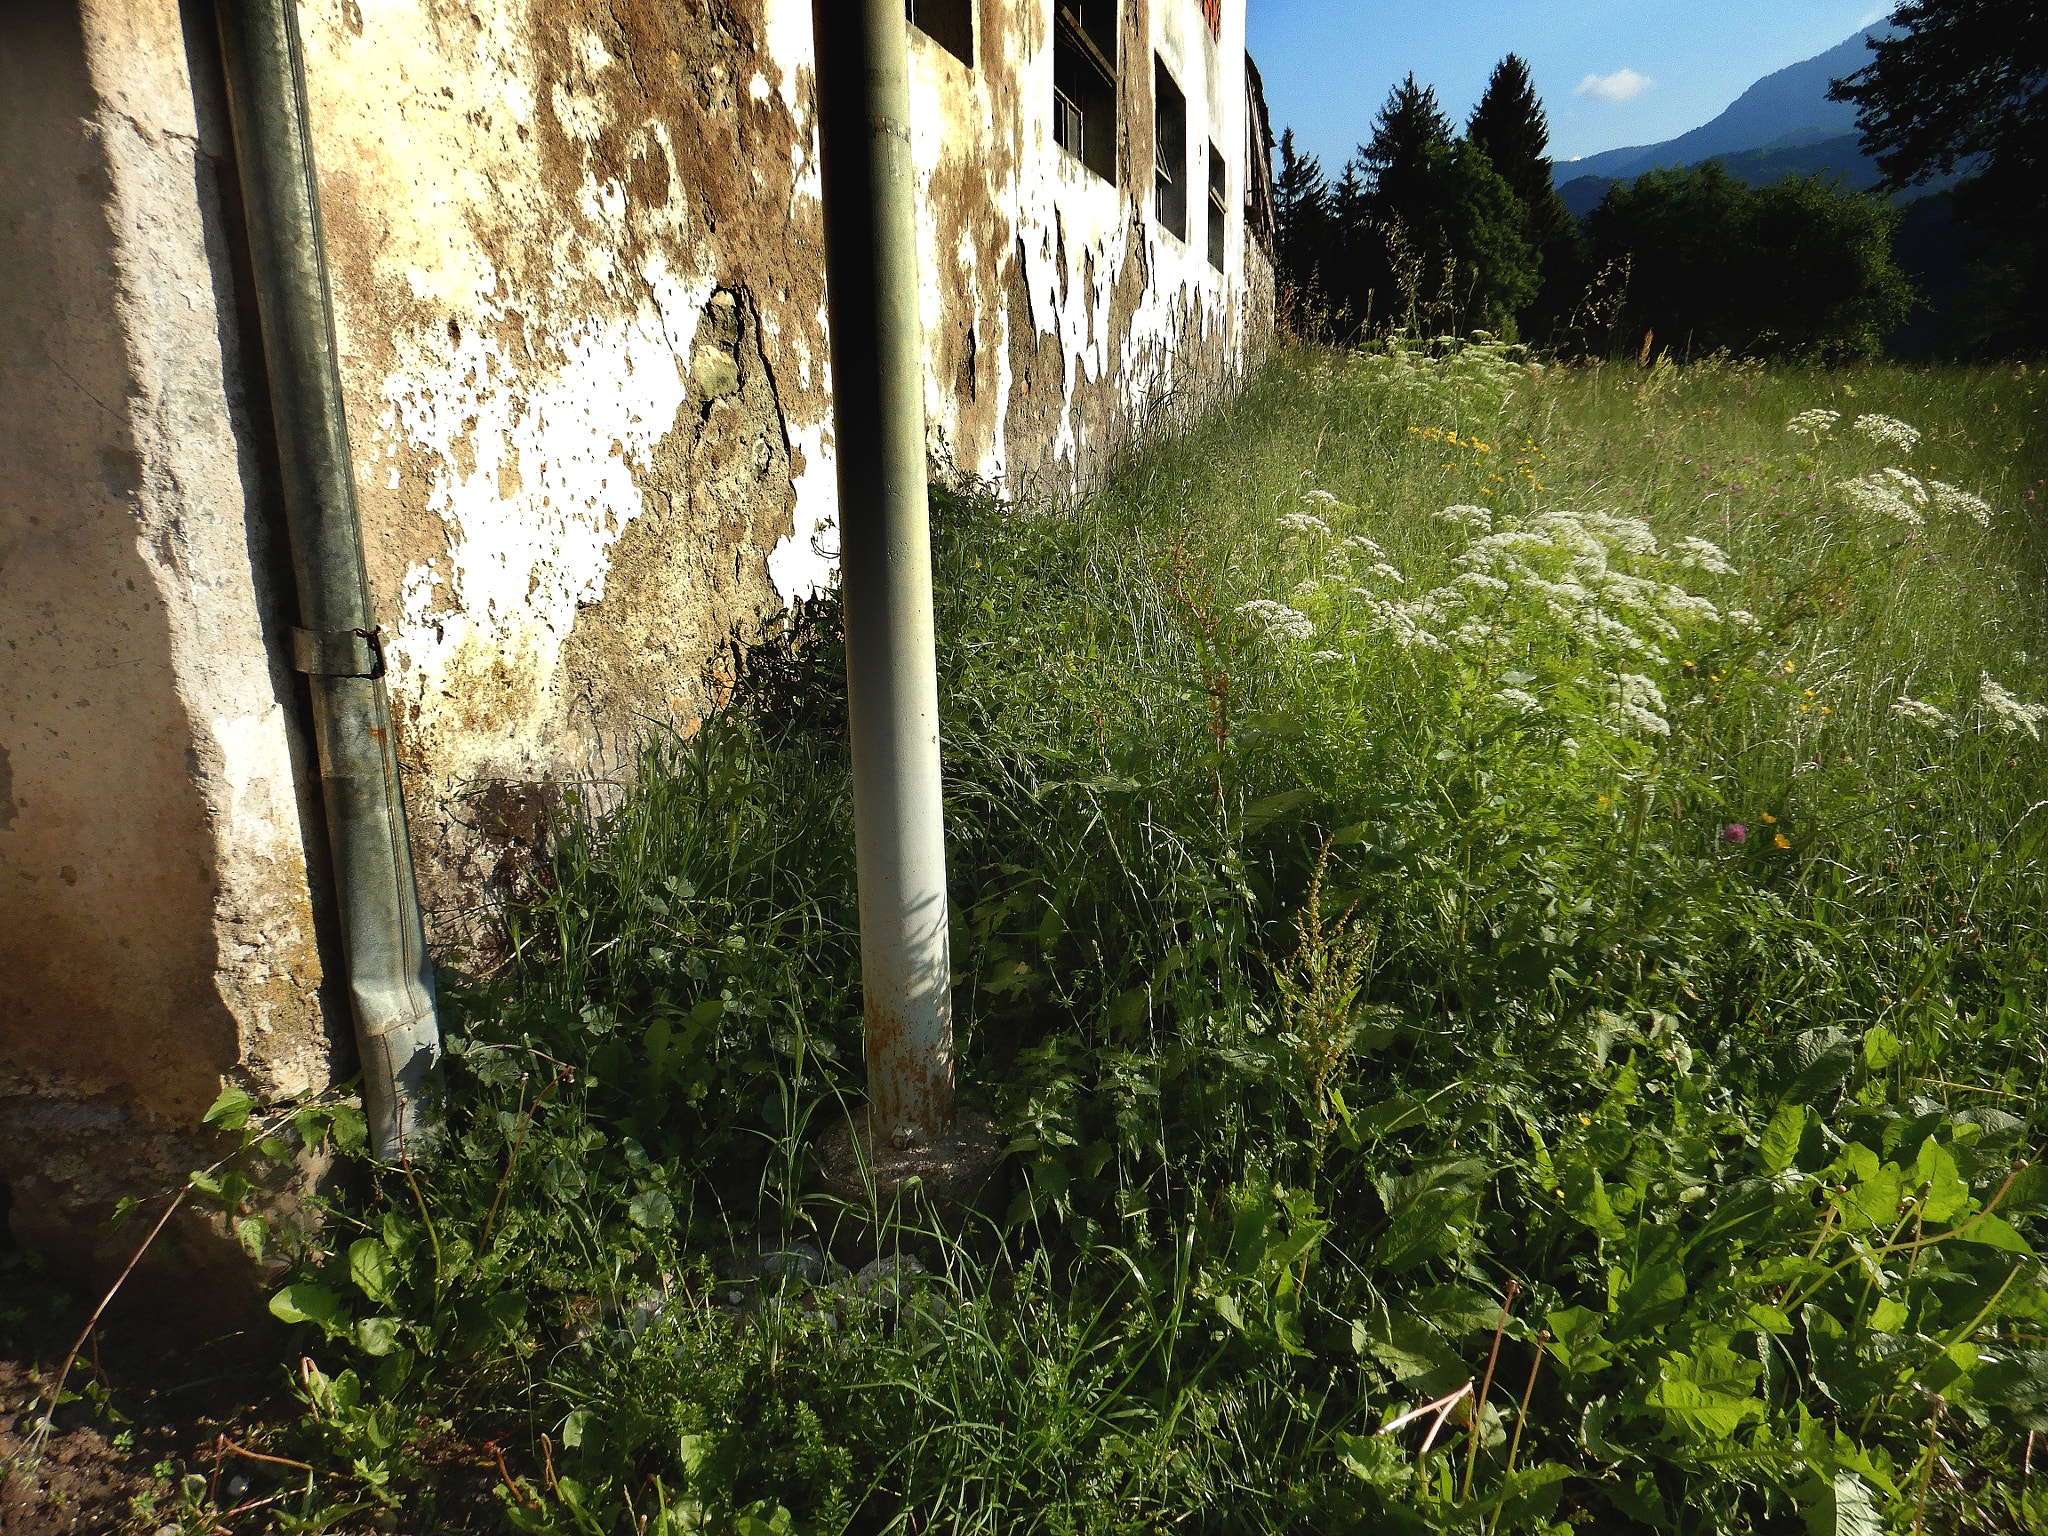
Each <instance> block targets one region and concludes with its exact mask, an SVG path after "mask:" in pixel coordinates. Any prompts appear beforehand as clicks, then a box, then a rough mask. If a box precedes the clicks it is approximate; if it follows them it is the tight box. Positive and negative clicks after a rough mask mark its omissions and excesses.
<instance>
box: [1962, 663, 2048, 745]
mask: <svg viewBox="0 0 2048 1536" xmlns="http://www.w3.org/2000/svg"><path fill="white" fill-rule="evenodd" d="M1977 701H1978V702H1979V703H1980V704H1982V705H1983V706H1984V707H1985V708H1986V709H1988V710H1989V711H1990V712H1991V721H1992V724H1993V725H1995V726H1997V728H1998V729H1999V730H2000V731H2001V732H2006V731H2025V732H2026V733H2027V734H2028V735H2029V736H2030V737H2032V738H2033V739H2034V740H2035V741H2039V740H2040V739H2041V721H2042V720H2043V719H2044V718H2048V704H2022V703H2021V702H2020V701H2019V700H2018V699H2016V698H2014V697H2013V696H2012V695H2011V694H2009V693H2007V692H2006V691H2005V690H2004V689H2003V688H2001V687H1999V686H1998V684H1997V683H1995V682H1993V681H1992V680H1991V674H1990V673H1989V672H1980V673H1978V674H1977Z"/></svg>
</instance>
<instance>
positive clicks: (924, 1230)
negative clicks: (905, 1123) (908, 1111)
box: [818, 1108, 1004, 1264]
mask: <svg viewBox="0 0 2048 1536" xmlns="http://www.w3.org/2000/svg"><path fill="white" fill-rule="evenodd" d="M1002 1159H1003V1139H1002V1136H1001V1134H1000V1133H999V1132H998V1131H997V1130H996V1126H995V1122H994V1121H993V1120H991V1119H989V1117H988V1116H987V1115H984V1114H982V1113H981V1112H980V1111H979V1110H974V1109H965V1108H963V1109H961V1110H960V1111H959V1113H958V1114H956V1115H955V1116H954V1117H953V1123H952V1125H951V1126H950V1127H948V1128H947V1129H946V1131H945V1132H943V1133H942V1134H940V1135H938V1136H934V1137H930V1138H925V1139H920V1140H917V1141H913V1142H910V1143H909V1144H908V1145H904V1146H897V1145H894V1144H893V1143H892V1142H890V1141H889V1140H888V1139H886V1138H884V1139H882V1140H881V1141H880V1142H879V1144H878V1143H877V1139H876V1138H875V1136H874V1135H873V1133H872V1132H871V1131H870V1129H869V1126H868V1116H867V1111H866V1110H856V1111H855V1112H854V1114H853V1115H852V1116H851V1117H850V1118H849V1119H846V1120H841V1121H838V1122H836V1123H834V1124H833V1125H832V1126H831V1127H829V1128H828V1129H827V1130H826V1132H825V1134H824V1135H822V1136H820V1137H819V1138H818V1163H819V1174H818V1188H819V1189H820V1190H822V1191H823V1192H824V1193H825V1194H828V1195H831V1196H833V1197H834V1198H835V1199H838V1200H842V1201H844V1202H845V1203H846V1206H847V1210H846V1211H845V1213H844V1215H843V1216H842V1217H841V1218H840V1220H839V1221H838V1223H837V1226H836V1229H835V1230H834V1232H833V1233H832V1237H831V1247H832V1253H833V1256H834V1257H835V1258H837V1259H838V1260H839V1261H840V1262H841V1263H843V1264H855V1263H857V1262H865V1261H866V1260H868V1259H872V1258H873V1257H875V1255H876V1253H877V1252H878V1251H881V1250H880V1249H878V1247H877V1244H878V1243H879V1244H881V1245H882V1247H884V1248H886V1249H887V1250H888V1251H891V1252H894V1251H897V1250H899V1249H900V1250H902V1251H904V1252H923V1251H924V1250H925V1249H927V1248H933V1247H936V1246H938V1240H939V1236H940V1234H943V1235H944V1236H946V1237H967V1236H969V1235H971V1233H972V1231H973V1230H974V1229H975V1228H977V1227H985V1226H986V1222H985V1221H984V1220H983V1218H987V1219H988V1220H994V1219H997V1218H1000V1216H1001V1215H1002V1196H1003V1190H1004V1181H1003V1180H1002V1179H1001V1178H1000V1177H999V1176H998V1174H999V1169H1000V1165H1001V1163H1002ZM878 1221H879V1225H878V1224H877V1223H878Z"/></svg>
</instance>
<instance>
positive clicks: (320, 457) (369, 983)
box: [215, 0, 441, 1162]
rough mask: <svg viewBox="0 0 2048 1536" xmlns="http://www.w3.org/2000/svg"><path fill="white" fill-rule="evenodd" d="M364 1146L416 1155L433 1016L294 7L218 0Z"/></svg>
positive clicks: (267, 0)
mask: <svg viewBox="0 0 2048 1536" xmlns="http://www.w3.org/2000/svg"><path fill="white" fill-rule="evenodd" d="M215 9H216V14H217V17H218V20H219V26H220V43H221V56H222V60H223V63H224V64H225V67H226V76H227V95H228V114H229V118H230V120H231V122H232V124H233V128H234V139H235V158H236V160H237V161H238V163H239V166H240V171H241V183H242V198H243V201H244V203H245V205H246V207H247V210H248V226H249V254H250V259H251V263H252V265H253V267H254V269H255V274H256V303H257V309H258V313H259V314H260V316H261V319H262V331H263V355H264V360H265V363H266V365H267V367H268V370H269V375H270V403H271V410H272V412H273V414H274V415H275V417H276V423H277V444H278V458H279V461H280V467H281V470H282V478H283V482H284V503H285V518H286V522H287V525H288V528H289V533H290V540H291V552H292V571H293V574H294V576H295V578H296V580H297V586H298V594H299V619H300V622H301V624H302V625H303V626H304V627H303V628H301V629H295V630H294V631H293V633H292V640H293V646H292V649H293V665H294V666H295V667H296V668H297V669H298V670H299V671H301V672H304V673H306V674H307V681H308V683H309V684H310V685H311V688H312V694H313V730H314V736H315V740H316V745H317V748H318V752H319V760H320V785H321V791H322V796H323V799H324V800H325V803H326V809H327V836H328V842H329V844H330V846H331V848H332V852H333V859H334V875H335V886H336V896H337V905H338V906H339V908H340V914H341V935H342V947H343V952H344V956H345V960H346V966H347V971H348V990H349V1003H350V1007H351V1011H352V1012H353V1014H354V1018H355V1030H356V1045H357V1048H358V1051H359V1052H360V1055H361V1058H362V1069H363V1103H364V1107H365V1110H366V1111H367V1114H368V1118H369V1123H370V1145H371V1149H372V1151H373V1152H374V1153H375V1155H376V1156H377V1157H378V1158H379V1159H380V1160H382V1161H385V1162H397V1161H398V1160H400V1158H402V1157H407V1156H411V1157H418V1156H421V1155H422V1154H423V1153H424V1151H425V1150H426V1148H425V1143H426V1141H428V1140H429V1139H431V1130H432V1127H431V1125H430V1124H429V1123H428V1121H427V1120H426V1119H425V1118H424V1116H425V1111H426V1098H427V1094H428V1091H429V1086H430V1084H431V1083H432V1082H433V1081H434V1080H435V1078H436V1077H437V1074H438V1072H439V1062H440V1055H441V1032H440V1024H439V1021H438V1019H437V1018H436V1016H435V1007H434V969H433V964H432V962H431V961H430V960H429V959H428V956H427V943H426V932H425V929H424V926H423V924H422V923H421V920H420V905H419V893H418V890H417V888H416V887H415V885H414V881H413V869H412V849H411V844H410V843H409V842H408V840H407V837H406V827H405V802H404V798H403V796H402V794H401V792H400V788H399V781H398V760H397V757H396V755H395V754H394V752H393V749H392V740H391V709H390V704H389V702H388V701H387V699H386V697H385V692H384V677H383V674H384V658H383V650H382V646H381V644H380V641H379V637H378V631H377V624H376V619H375V616H374V615H373V613H372V612H371V607H370V588H369V580H368V577H367V576H366V574H365V572H364V568H363V549H362V530H361V526H360V524H359V523H358V521H357V516H356V499H355V480H354V465H353V461H352V460H351V458H350V455H349V445H348V423H347V420H346V418H345V417H344V415H343V412H342V396H341V371H340V367H339V359H338V354H337V350H336V347H335V340H334V315H333V310H332V307H331V304H330V300H329V296H328V287H327V261H326V256H325V252H324V246H323V243H322V238H321V230H320V199H319V188H318V183H317V182H316V180H315V179H314V172H313V145H312V135H311V132H310V130H309V127H308V123H307V116H306V76H305V66H304V60H303V58H302V56H301V52H300V45H299V29H298V16H297V6H296V0H216V7H215Z"/></svg>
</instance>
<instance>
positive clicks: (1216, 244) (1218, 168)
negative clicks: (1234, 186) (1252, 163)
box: [1209, 143, 1230, 272]
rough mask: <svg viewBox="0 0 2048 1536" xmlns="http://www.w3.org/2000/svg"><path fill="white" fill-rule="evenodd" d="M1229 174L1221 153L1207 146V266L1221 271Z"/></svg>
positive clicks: (1213, 146) (1212, 146) (1227, 205)
mask: <svg viewBox="0 0 2048 1536" xmlns="http://www.w3.org/2000/svg"><path fill="white" fill-rule="evenodd" d="M1228 179H1229V172H1227V171H1226V170H1225V169H1224V166H1223V151H1222V150H1220V149H1218V148H1217V147H1216V146H1215V145H1214V144H1213V143H1212V144H1210V146H1209V265H1210V266H1212V267H1214V268H1215V269H1216V270H1217V271H1218V272H1221V271H1222V270H1223V227H1224V221H1225V218H1226V217H1227V214H1228V210H1229V208H1230V204H1229V203H1228V202H1227V201H1226V200H1225V198H1224V186H1225V183H1226V182H1227V180H1228Z"/></svg>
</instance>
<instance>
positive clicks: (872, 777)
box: [811, 0, 953, 1152]
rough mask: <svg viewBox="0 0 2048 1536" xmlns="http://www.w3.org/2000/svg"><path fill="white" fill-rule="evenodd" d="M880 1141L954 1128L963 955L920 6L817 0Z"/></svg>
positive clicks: (851, 712) (844, 569) (888, 1144)
mask: <svg viewBox="0 0 2048 1536" xmlns="http://www.w3.org/2000/svg"><path fill="white" fill-rule="evenodd" d="M811 22H812V28H813V34H812V35H813V39H814V42H815V44H816V50H817V81H818V147H819V158H820V162H821V167H820V168H821V170H822V173H823V183H824V185H823V192H824V205H825V266H826V284H827V287H826V292H827V297H828V300H829V303H830V307H831V313H830V319H831V343H832V408H833V426H834V429H835V434H836V436H835V440H834V453H835V456H836V458H837V461H838V470H839V570H840V580H841V583H842V591H843V593H844V596H845V605H846V607H845V623H846V693H847V716H848V728H849V731H850V734H851V737H852V747H853V807H854V840H855V845H856V863H857V866H858V872H859V885H860V948H861V985H862V991H863V994H864V1014H865V1026H866V1033H865V1042H866V1047H865V1048H866V1056H867V1068H868V1123H867V1129H868V1136H869V1137H871V1138H872V1145H873V1147H874V1148H875V1150H876V1151H877V1152H882V1151H883V1150H884V1149H885V1148H894V1149H897V1150H899V1151H901V1150H907V1149H909V1148H912V1147H914V1146H917V1145H919V1144H925V1143H930V1142H933V1141H936V1140H938V1139H939V1138H940V1137H942V1136H943V1135H944V1134H945V1133H946V1132H947V1131H948V1130H949V1128H950V1127H951V1126H952V1122H953V1005H952V992H951V985H952V957H951V951H950V945H949V943H948V935H947V921H946V846H945V837H944V830H943V826H942V814H941V802H940V790H939V684H938V663H937V658H936V655H935V652H934V648H933V641H932V561H931V530H930V526H929V522H928V511H927V508H926V504H925V437H924V337H923V329H922V326H921V324H920V322H919V319H918V286H917V176H916V170H915V167H914V166H913V165H912V163H911V155H910V77H909V58H908V37H907V35H906V30H905V23H904V19H903V0H812V5H811Z"/></svg>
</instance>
